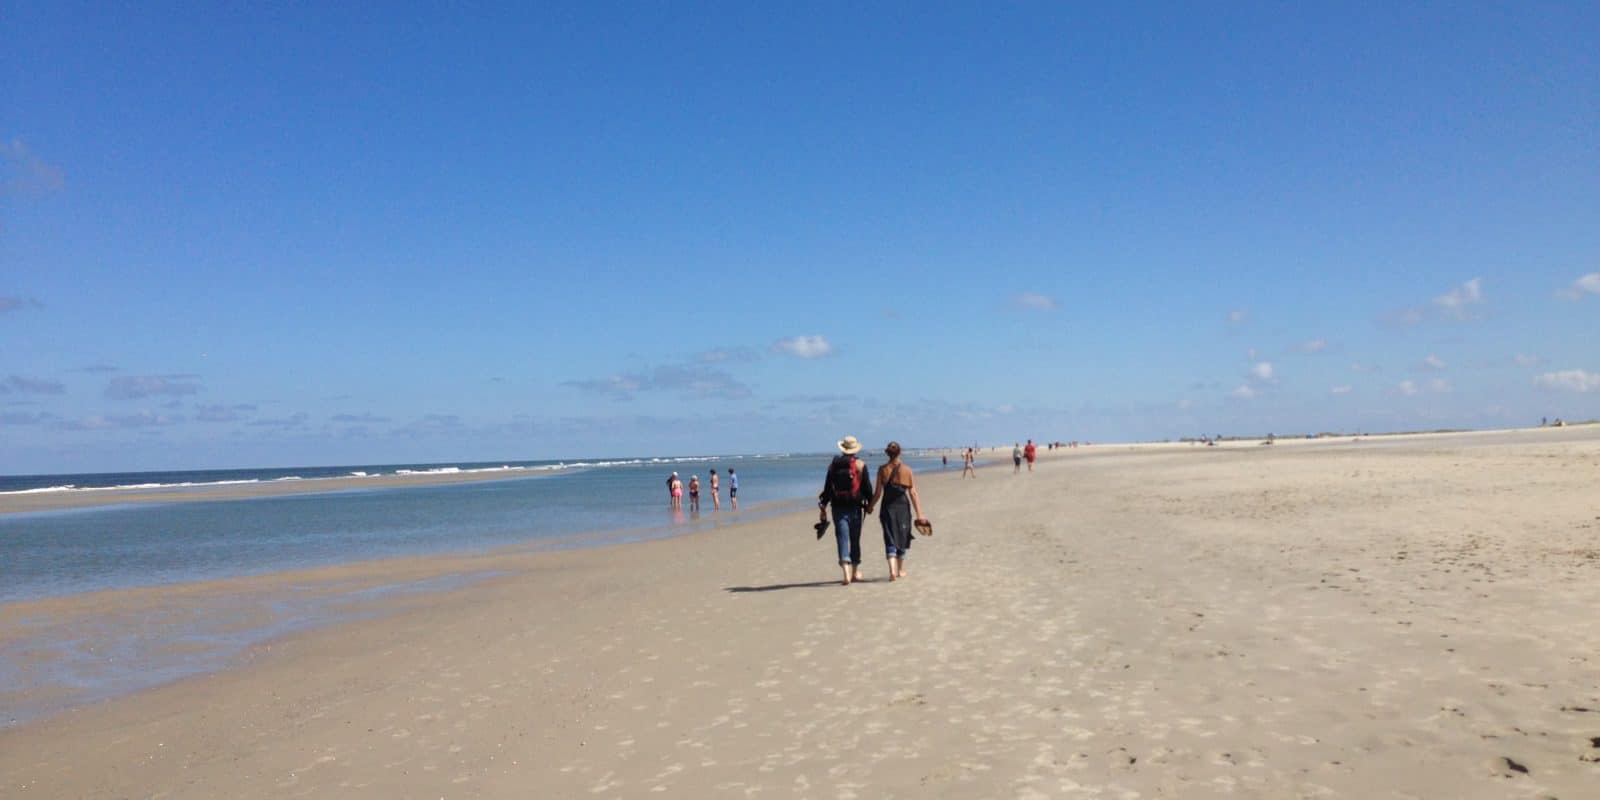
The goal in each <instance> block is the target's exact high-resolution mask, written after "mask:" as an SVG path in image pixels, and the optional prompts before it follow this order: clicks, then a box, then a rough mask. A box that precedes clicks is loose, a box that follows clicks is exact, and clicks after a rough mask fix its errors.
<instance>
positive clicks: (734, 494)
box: [728, 468, 739, 511]
mask: <svg viewBox="0 0 1600 800" xmlns="http://www.w3.org/2000/svg"><path fill="white" fill-rule="evenodd" d="M728 505H730V506H732V507H733V510H734V511H738V510H739V475H738V474H737V473H735V472H734V471H733V470H732V469H731V468H730V469H729V470H728Z"/></svg>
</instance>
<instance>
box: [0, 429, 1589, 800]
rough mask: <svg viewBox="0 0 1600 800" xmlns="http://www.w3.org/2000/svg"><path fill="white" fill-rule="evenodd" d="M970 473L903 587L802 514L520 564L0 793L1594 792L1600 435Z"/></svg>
mask: <svg viewBox="0 0 1600 800" xmlns="http://www.w3.org/2000/svg"><path fill="white" fill-rule="evenodd" d="M958 471H959V470H952V471H951V472H949V473H947V474H945V475H928V476H923V477H924V480H923V481H922V482H923V493H924V496H925V501H926V506H927V510H928V512H929V515H930V516H931V517H932V518H933V519H934V520H935V523H936V525H937V529H936V535H935V536H934V537H933V538H931V539H926V538H919V539H918V540H917V541H916V543H915V544H914V546H913V548H912V555H911V559H910V561H909V564H908V571H909V572H910V576H909V579H908V580H906V581H904V582H897V583H889V582H887V581H886V580H884V570H883V567H882V561H881V555H882V545H881V543H880V542H879V540H878V537H877V536H876V535H875V534H873V533H869V535H868V536H867V537H866V538H865V541H866V542H867V544H866V547H865V550H866V552H867V553H868V554H869V559H868V574H869V576H870V577H871V579H872V580H870V581H868V582H867V583H864V584H858V585H855V586H851V587H848V588H845V587H841V586H839V585H837V583H835V582H834V581H833V580H832V578H833V577H834V576H835V575H836V574H837V568H836V567H835V566H834V565H833V564H832V563H831V543H830V542H826V541H825V542H817V541H816V540H815V538H814V537H813V535H812V533H811V530H810V522H811V521H812V519H813V518H812V517H811V516H810V515H805V514H802V515H794V516H785V517H780V518H776V519H771V520H765V521H761V522H756V523H752V524H749V525H739V526H730V527H724V528H720V529H716V530H712V531H707V532H703V533H697V534H693V535H689V536H685V537H681V538H677V539H671V540H663V541H654V542H642V543H636V544H629V545H624V546H619V547H613V548H596V549H589V550H577V551H565V552H556V553H534V554H506V555H499V556H494V557H489V559H488V561H486V562H482V563H492V565H493V567H494V568H495V569H497V570H504V571H505V573H506V574H504V575H502V576H500V577H495V578H490V579H488V580H485V581H483V582H481V583H478V584H475V585H472V586H468V587H465V588H461V589H457V590H453V591H447V592H443V593H439V594H435V595H429V596H428V598H427V599H426V601H425V602H419V601H416V600H396V601H393V603H392V605H391V606H390V609H391V611H392V612H393V613H391V614H389V615H387V616H384V617H382V618H379V619H373V620H366V621H361V622H355V623H350V624H346V625H341V626H338V627H335V628H329V629H325V630H321V631H316V632H311V633H306V634H299V635H295V636H291V637H287V638H284V639H281V640H279V641H276V642H273V643H272V644H271V645H269V646H262V647H259V648H256V649H254V650H252V651H251V652H250V653H249V654H248V656H247V657H246V658H245V659H244V663H242V664H240V665H238V666H237V667H235V668H232V669H229V670H226V671H223V672H220V673H217V674H213V675H210V676H205V677H200V678H194V679H189V680H186V681H182V682H179V683H176V684H172V685H168V686H165V687H161V688H158V689H154V690H150V691H146V692H142V693H139V694H136V695H132V696H128V697H124V698H120V699H116V700H112V701H108V702H105V703H101V704H98V705H94V706H89V707H84V708H80V709H77V710H74V711H71V712H67V713H65V714H62V715H59V716H56V717H53V718H49V719H45V720H42V721H38V722H34V723H29V724H25V725H22V726H20V727H17V728H15V729H11V730H7V731H3V732H0V794H4V795H6V796H18V797H121V796H141V797H142V796H164V797H214V796H217V795H219V794H227V795H229V796H232V797H286V796H288V797H292V796H312V797H328V796H336V797H428V798H437V797H528V796H534V797H579V796H584V797H639V796H648V795H652V794H660V795H662V796H667V797H724V796H728V797H748V796H782V797H791V796H792V797H837V798H885V797H889V798H892V797H919V798H921V797H952V798H967V797H1023V798H1034V797H1038V798H1044V797H1063V796H1078V795H1082V796H1109V797H1185V798H1188V797H1217V796H1243V797H1323V796H1328V797H1361V798H1368V797H1452V798H1454V797H1466V798H1478V797H1482V798H1503V797H1541V796H1554V797H1563V798H1576V797H1584V796H1588V795H1592V793H1593V787H1595V786H1596V785H1600V740H1597V738H1596V737H1600V652H1597V651H1596V648H1595V643H1596V642H1600V614H1596V613H1595V612H1594V609H1595V608H1596V607H1597V605H1600V491H1597V480H1600V429H1596V428H1593V427H1590V428H1573V429H1567V430H1562V431H1547V430H1539V431H1525V432H1509V433H1486V434H1466V435H1447V436H1419V437H1406V438H1392V439H1391V438H1385V439H1383V440H1377V439H1374V440H1371V441H1356V442H1352V441H1348V440H1338V441H1332V440H1329V441H1317V442H1295V443H1290V442H1281V443H1279V444H1278V445H1275V446H1271V447H1267V446H1259V445H1246V444H1238V445H1230V446H1225V447H1218V448H1204V447H1190V446H1186V445H1175V446H1149V447H1139V448H1121V447H1117V448H1112V447H1091V448H1078V449H1076V450H1067V451H1062V452H1058V453H1053V454H1046V455H1044V456H1043V459H1042V461H1041V463H1040V465H1039V467H1038V469H1037V471H1036V472H1034V473H1033V474H1031V475H1030V474H1027V473H1024V474H1022V475H1019V476H1013V475H1011V474H1010V469H1009V464H1006V465H1004V466H1001V467H997V468H990V469H986V470H983V471H982V472H981V474H980V477H979V478H977V479H975V480H974V479H965V480H963V479H959V478H957V477H955V474H956V473H957V472H958ZM870 530H871V529H870V528H869V531H870ZM404 563H405V564H407V565H408V566H407V567H406V569H412V570H416V573H415V574H424V573H426V572H427V571H428V561H427V560H410V561H407V562H404ZM437 567H438V569H439V571H440V572H441V573H442V572H448V571H459V570H461V569H462V568H463V564H462V563H461V562H459V561H457V560H442V561H440V562H439V564H438V565H437ZM394 568H395V567H394V565H393V564H369V565H352V566H350V567H347V568H344V569H346V570H348V571H349V572H348V575H349V576H354V577H359V576H362V575H364V574H366V573H365V572H364V571H374V572H372V573H371V574H372V575H379V574H382V573H383V572H384V571H386V570H391V569H394ZM251 580H253V581H268V582H270V581H272V580H284V581H289V580H293V579H292V578H290V577H287V576H276V577H272V578H258V579H251ZM221 584H222V589H224V590H225V589H226V584H227V582H221ZM216 589H217V586H212V587H211V588H209V589H207V590H206V591H212V590H216ZM124 599H126V598H124ZM52 602H57V603H62V604H65V605H63V606H61V608H63V609H65V608H66V607H67V606H72V604H73V603H77V604H78V605H76V606H72V608H73V609H74V610H73V611H72V613H88V612H92V611H93V610H94V607H95V604H96V603H102V602H103V603H111V604H114V603H115V602H116V600H115V598H114V597H105V598H96V597H95V596H84V597H82V598H78V599H76V600H73V599H67V600H61V601H52ZM108 607H109V606H108ZM36 610H37V609H36ZM63 613H64V612H63ZM10 624H13V623H11V622H9V621H6V620H0V626H4V625H10Z"/></svg>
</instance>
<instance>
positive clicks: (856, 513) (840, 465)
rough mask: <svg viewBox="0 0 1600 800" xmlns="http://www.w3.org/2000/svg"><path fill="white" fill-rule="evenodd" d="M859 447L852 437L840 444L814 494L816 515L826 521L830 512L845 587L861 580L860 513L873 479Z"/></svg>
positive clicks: (846, 438)
mask: <svg viewBox="0 0 1600 800" xmlns="http://www.w3.org/2000/svg"><path fill="white" fill-rule="evenodd" d="M860 452H861V443H860V442H858V441H856V437H854V436H846V437H844V438H843V439H840V440H839V455H837V456H834V458H833V461H831V462H829V464H828V475H827V477H826V478H825V479H823V482H822V491H821V492H819V493H818V494H817V514H818V516H819V517H821V520H822V521H823V522H827V521H828V510H829V509H830V508H831V509H832V510H833V535H834V538H835V540H836V541H837V543H838V545H839V569H840V571H841V572H842V573H843V576H844V581H843V582H844V585H845V586H849V585H850V583H851V582H852V581H859V580H861V577H862V576H861V510H862V508H863V507H865V506H866V504H867V502H868V501H869V500H871V499H872V476H870V475H868V474H867V465H866V463H865V462H863V461H862V460H861V459H859V458H856V454H857V453H860Z"/></svg>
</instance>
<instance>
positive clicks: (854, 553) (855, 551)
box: [833, 503, 861, 564]
mask: <svg viewBox="0 0 1600 800" xmlns="http://www.w3.org/2000/svg"><path fill="white" fill-rule="evenodd" d="M833 535H834V537H835V538H836V539H838V541H839V563H840V564H843V563H845V562H849V563H851V564H860V563H861V506H859V505H854V504H851V505H841V504H839V503H834V504H833Z"/></svg>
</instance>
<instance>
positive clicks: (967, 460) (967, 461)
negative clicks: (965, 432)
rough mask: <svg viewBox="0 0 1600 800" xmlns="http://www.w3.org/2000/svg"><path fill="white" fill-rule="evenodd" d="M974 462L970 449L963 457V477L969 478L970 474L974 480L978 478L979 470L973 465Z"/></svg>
mask: <svg viewBox="0 0 1600 800" xmlns="http://www.w3.org/2000/svg"><path fill="white" fill-rule="evenodd" d="M972 461H973V455H972V448H970V447H969V448H967V452H965V453H963V454H962V455H961V477H963V478H965V477H967V475H968V473H970V474H971V475H972V477H974V478H976V477H978V468H977V466H975V465H974V464H973V463H972Z"/></svg>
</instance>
